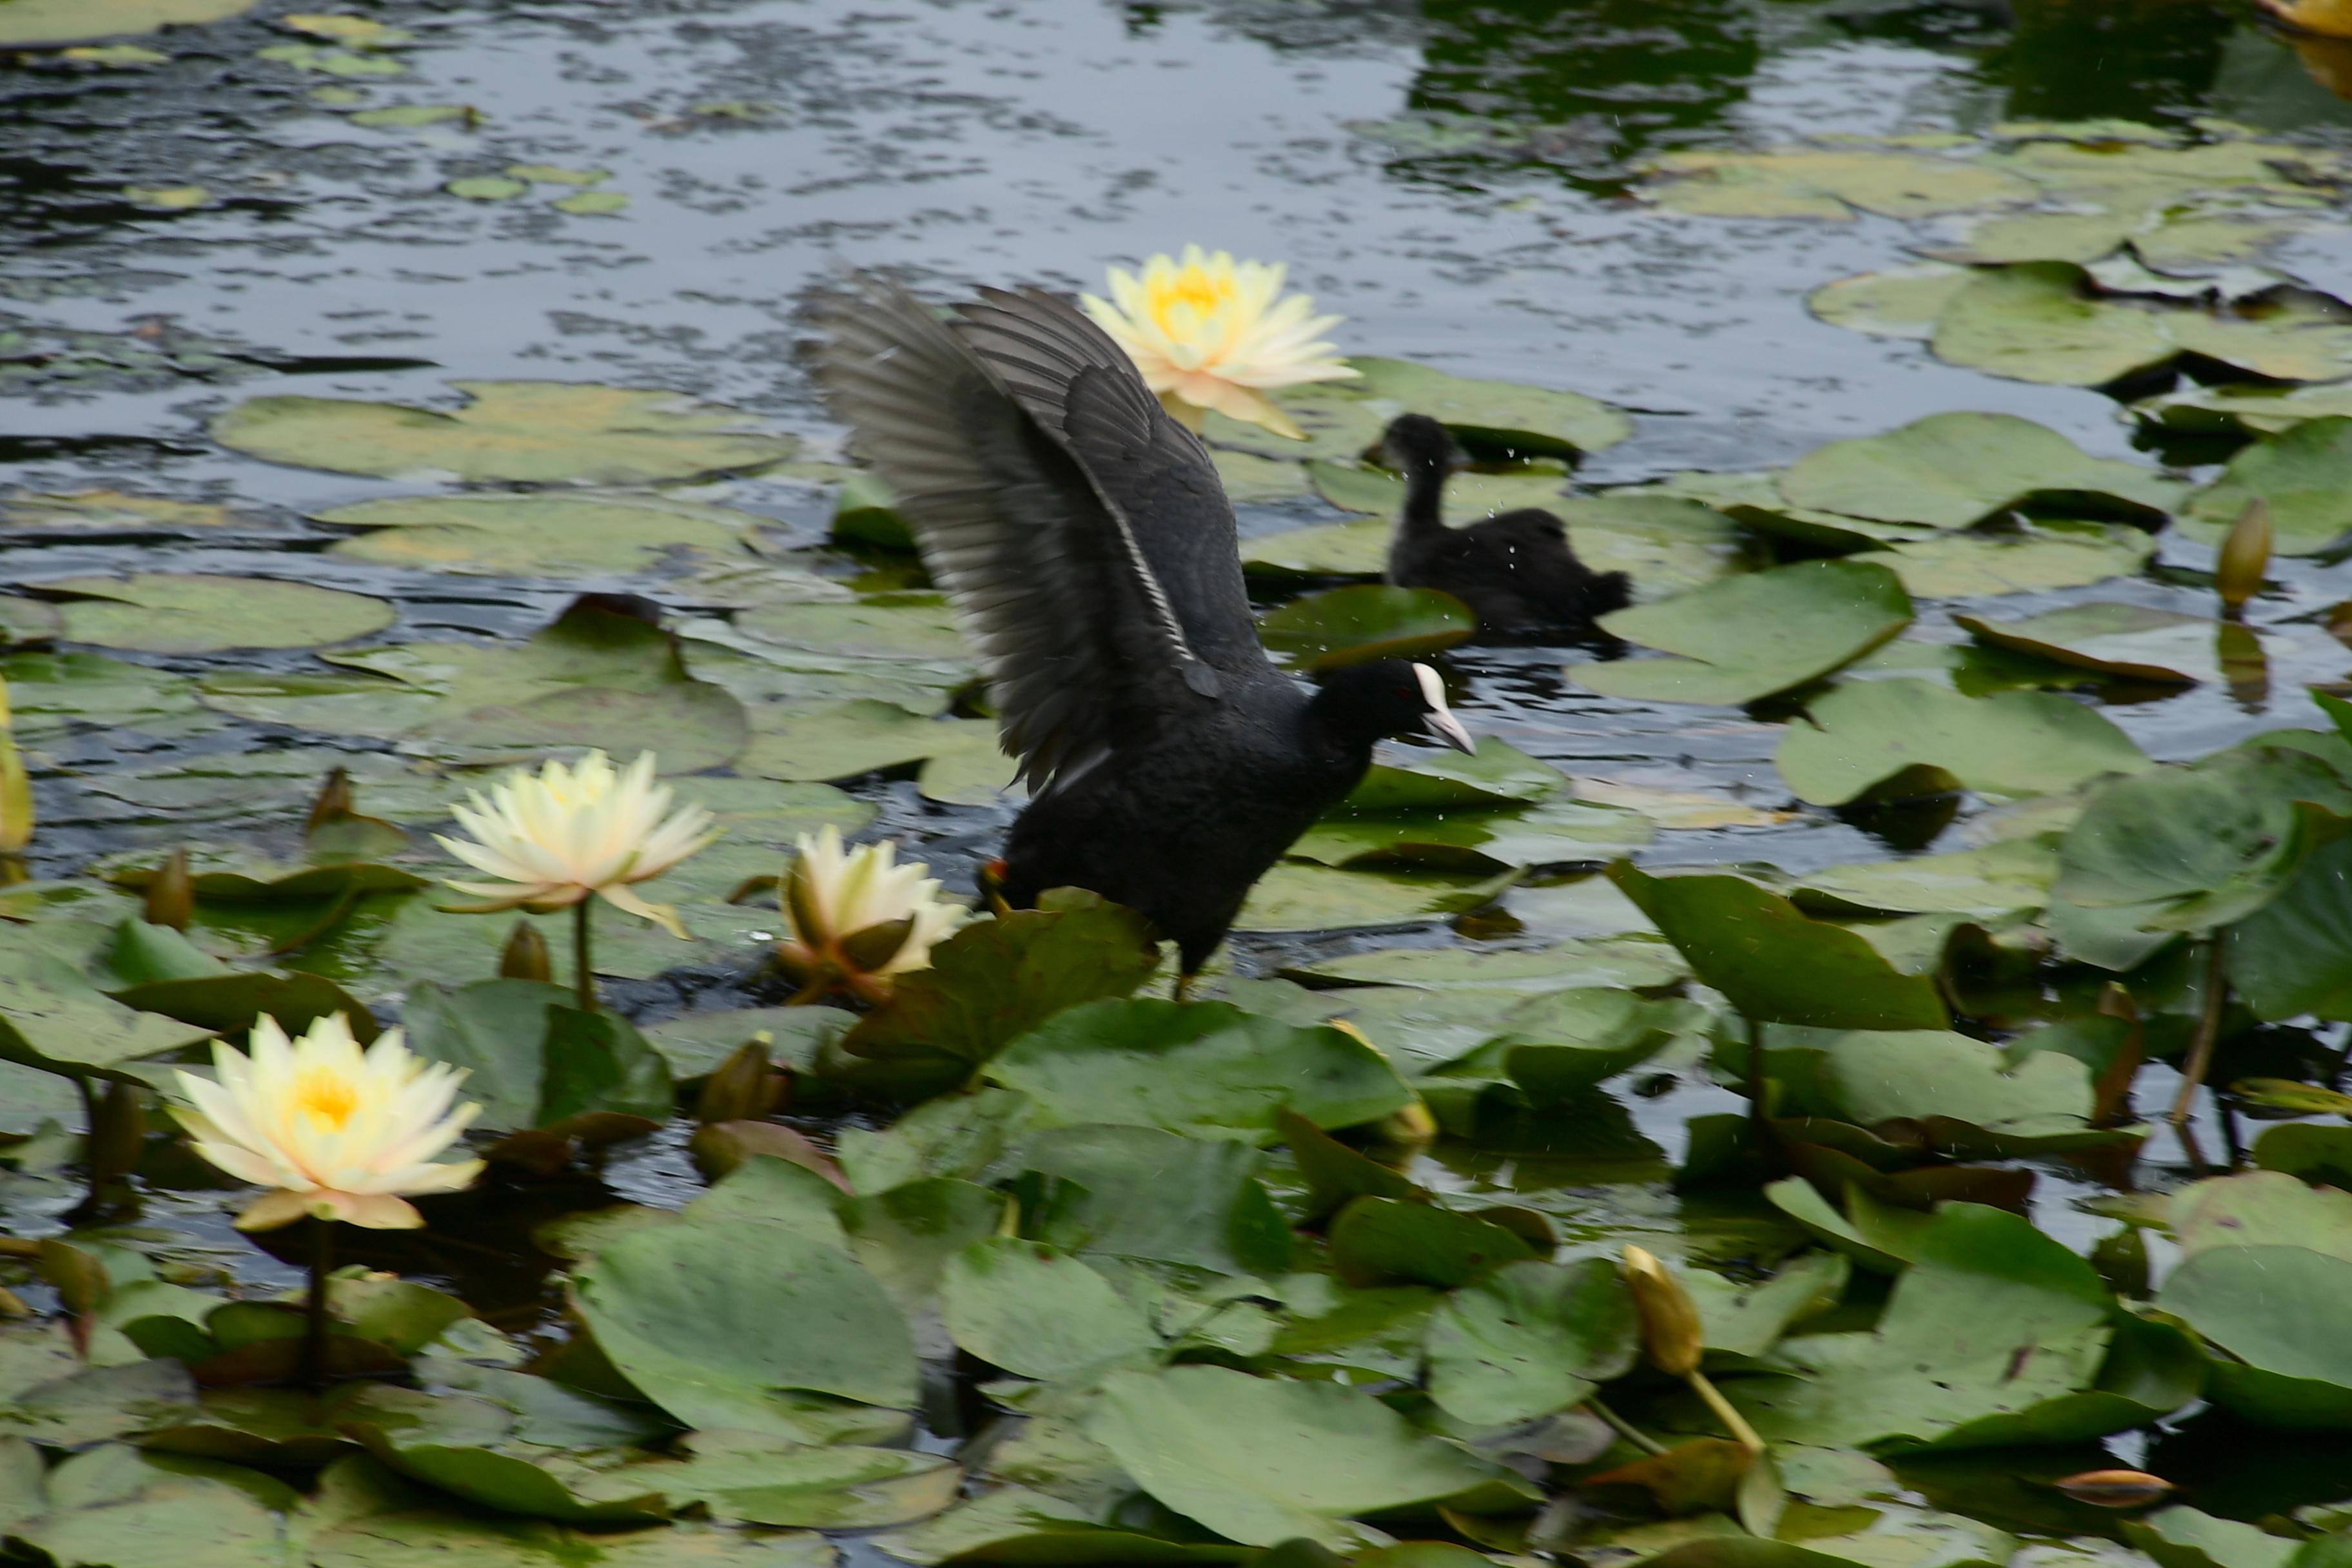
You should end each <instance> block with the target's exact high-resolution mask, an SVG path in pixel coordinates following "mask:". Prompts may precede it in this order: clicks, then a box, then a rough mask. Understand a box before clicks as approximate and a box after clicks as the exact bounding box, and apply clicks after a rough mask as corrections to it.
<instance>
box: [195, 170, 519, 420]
mask: <svg viewBox="0 0 2352 1568" xmlns="http://www.w3.org/2000/svg"><path fill="white" fill-rule="evenodd" d="M441 188H442V189H443V190H445V191H446V192H448V193H449V194H450V195H453V196H463V197H465V198H466V199H467V201H469V202H510V201H512V200H514V199H515V198H516V197H517V196H520V195H529V194H530V182H529V181H527V180H517V179H513V178H510V177H509V176H508V175H505V174H468V175H467V176H466V177H465V178H464V179H460V180H451V181H450V182H448V184H445V185H443V186H442V187H441ZM223 439H224V441H226V437H223ZM229 444H231V445H234V443H229ZM312 466H315V465H312Z"/></svg>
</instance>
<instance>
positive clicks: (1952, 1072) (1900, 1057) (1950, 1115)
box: [1821, 1030, 2115, 1159]
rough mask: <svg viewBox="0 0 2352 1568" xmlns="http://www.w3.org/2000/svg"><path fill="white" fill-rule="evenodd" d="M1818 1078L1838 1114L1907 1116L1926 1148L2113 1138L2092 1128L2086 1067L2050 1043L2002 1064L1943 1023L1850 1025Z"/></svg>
mask: <svg viewBox="0 0 2352 1568" xmlns="http://www.w3.org/2000/svg"><path fill="white" fill-rule="evenodd" d="M1821 1074H1822V1079H1821V1081H1822V1087H1823V1088H1824V1089H1826V1090H1827V1091H1828V1093H1829V1095H1830V1097H1831V1099H1832V1101H1833V1103H1834V1104H1835V1106H1836V1108H1837V1110H1838V1111H1839V1113H1840V1114H1842V1115H1843V1116H1845V1117H1847V1118H1849V1119H1850V1120H1852V1121H1854V1122H1856V1123H1858V1124H1860V1125H1862V1126H1864V1127H1871V1126H1874V1125H1876V1124H1878V1123H1880V1122H1884V1121H1906V1122H1909V1123H1914V1124H1916V1126H1917V1127H1918V1128H1919V1130H1920V1131H1921V1132H1922V1133H1923V1134H1924V1135H1925V1136H1926V1138H1927V1141H1928V1142H1929V1143H1930V1144H1931V1145H1932V1146H1933V1147H1935V1148H1937V1149H1939V1150H1942V1151H1944V1152H1948V1153H1951V1154H1955V1155H1958V1156H1959V1157H1961V1158H1978V1159H1981V1158H1987V1157H1993V1156H2004V1155H2011V1154H2024V1153H2032V1152H2042V1151H2055V1150H2062V1149H2069V1148H2083V1147H2088V1146H2091V1145H2093V1144H2095V1143H2100V1142H2113V1141H2114V1137H2115V1135H2114V1134H2112V1133H2105V1132H2098V1131H2093V1130H2092V1127H2091V1114H2092V1110H2093V1095H2092V1089H2091V1069H2090V1068H2089V1067H2087V1066H2086V1065H2085V1064H2084V1063H2083V1062H2081V1061H2078V1060H2077V1059H2075V1058H2073V1057H2070V1056H2066V1055H2063V1053H2060V1052H2057V1051H2035V1052H2032V1054H2030V1055H2028V1056H2026V1057H2025V1058H2023V1059H2022V1060H2020V1061H2016V1062H2011V1061H2009V1060H2006V1059H2005V1058H2004V1057H2003V1054H2002V1052H2001V1049H2000V1047H1998V1046H1995V1045H1992V1044H1990V1043H1989V1042H1987V1041H1983V1040H1975V1039H1970V1038H1969V1037H1968V1036H1966V1035H1956V1034H1953V1033H1951V1032H1950V1031H1948V1030H1901V1031H1868V1030H1865V1031H1858V1032H1855V1033H1853V1034H1846V1035H1841V1036H1839V1037H1837V1038H1836V1039H1834V1040H1832V1041H1831V1042H1830V1043H1829V1045H1828V1047H1827V1048H1826V1050H1825V1052H1824V1055H1823V1058H1822V1068H1821Z"/></svg>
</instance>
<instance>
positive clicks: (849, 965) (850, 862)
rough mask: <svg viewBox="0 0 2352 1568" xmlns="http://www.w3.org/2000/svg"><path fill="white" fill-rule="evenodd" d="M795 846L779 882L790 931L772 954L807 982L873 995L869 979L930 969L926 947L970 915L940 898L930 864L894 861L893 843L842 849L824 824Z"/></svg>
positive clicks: (837, 833) (838, 832)
mask: <svg viewBox="0 0 2352 1568" xmlns="http://www.w3.org/2000/svg"><path fill="white" fill-rule="evenodd" d="M799 847H800V853H799V855H798V856H797V857H795V858H794V859H793V863H792V864H791V865H790V866H789V867H787V868H785V870H784V876H783V881H782V893H783V898H782V903H783V907H784V919H785V921H786V922H787V923H788V924H789V925H790V926H791V929H792V935H791V936H789V937H787V938H786V939H785V940H784V941H782V942H778V943H777V944H776V955H777V957H778V958H779V959H780V960H781V961H782V963H783V964H784V966H785V967H786V968H787V969H789V970H791V971H792V972H793V973H794V974H796V975H798V976H800V977H801V978H802V980H803V982H805V983H806V984H810V985H812V986H825V985H830V984H835V983H836V982H838V983H840V984H845V985H847V986H848V987H849V988H850V989H851V990H854V991H857V992H859V993H860V994H866V995H867V996H869V997H870V996H875V995H878V994H879V993H880V991H881V990H882V989H883V987H882V986H877V984H874V983H875V982H876V981H877V980H878V981H884V982H887V979H888V977H889V976H891V975H894V974H904V973H907V972H908V970H913V969H927V968H929V966H930V962H931V949H932V947H933V946H934V945H936V944H937V943H938V942H940V941H941V940H943V939H944V938H946V937H947V936H949V935H950V933H952V932H953V931H955V929H956V928H957V927H958V926H961V925H962V924H963V923H964V921H967V920H969V919H971V912H970V911H969V910H965V909H964V908H963V907H962V906H961V905H959V904H954V903H950V902H949V901H948V900H945V899H942V898H940V884H939V883H938V881H936V880H935V879H932V878H931V877H930V876H929V875H928V873H929V870H930V868H929V866H926V865H925V864H923V862H921V861H920V860H908V861H907V862H905V863H904V864H901V863H899V861H898V846H897V845H896V844H894V843H890V842H887V841H886V842H884V843H880V844H866V845H861V846H859V847H857V848H856V849H845V848H844V847H843V846H842V842H841V830H840V829H838V828H836V827H834V826H830V825H827V826H825V827H824V828H822V829H820V830H819V831H818V832H816V833H814V834H807V833H803V834H802V835H801V836H800V846H799Z"/></svg>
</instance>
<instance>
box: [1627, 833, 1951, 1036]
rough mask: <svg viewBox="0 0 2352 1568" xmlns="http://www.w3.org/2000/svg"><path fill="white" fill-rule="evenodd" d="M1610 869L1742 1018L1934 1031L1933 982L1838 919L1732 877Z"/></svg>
mask: <svg viewBox="0 0 2352 1568" xmlns="http://www.w3.org/2000/svg"><path fill="white" fill-rule="evenodd" d="M1609 876H1610V878H1611V879H1612V880H1613V881H1615V882H1616V884H1617V885H1618V887H1620V888H1621V889H1623V890H1624V892H1625V896H1626V897H1627V898H1630V899H1632V900H1633V902H1634V903H1636V904H1638V905H1640V906H1641V909H1642V912H1643V913H1644V914H1646V915H1648V916H1649V917H1650V918H1651V919H1652V920H1653V921H1656V922H1657V926H1658V929H1659V930H1660V931H1664V933H1665V935H1666V939H1667V940H1668V941H1670V942H1673V943H1674V944H1675V947H1676V948H1677V949H1679V950H1680V951H1681V952H1682V954H1683V956H1684V957H1685V959H1687V960H1688V961H1689V962H1690V966H1691V970H1692V972H1693V973H1696V975H1697V976H1698V978H1699V979H1700V981H1701V982H1703V983H1704V984H1708V985H1712V986H1713V987H1715V988H1716V989H1717V991H1720V992H1722V993H1723V994H1724V995H1726V996H1727V997H1728V998H1729V999H1730V1001H1731V1005H1733V1006H1734V1007H1735V1008H1737V1009H1738V1011H1740V1012H1741V1013H1744V1014H1746V1015H1747V1016H1748V1017H1750V1018H1754V1019H1758V1020H1759V1021H1762V1022H1766V1023H1777V1024H1803V1025H1809V1026H1813V1027H1816V1028H1843V1029H1941V1028H1945V1027H1948V1026H1949V1022H1950V1020H1949V1019H1948V1017H1947V1016H1946V1015H1945V1012H1944V1004H1943V1000H1942V998H1941V997H1940V996H1939V995H1938V994H1937V990H1936V984H1935V981H1934V980H1933V979H1932V978H1931V977H1929V976H1927V975H1919V974H1905V973H1900V972H1899V971H1897V970H1896V969H1895V968H1894V966H1893V965H1891V964H1889V963H1887V961H1886V960H1885V958H1883V957H1881V956H1880V955H1879V954H1878V952H1877V951H1876V950H1875V949H1874V948H1872V947H1871V945H1870V944H1869V943H1868V942H1864V940H1863V939H1862V938H1861V937H1860V936H1857V935H1856V934H1854V933H1853V931H1847V930H1846V929H1845V928H1844V927H1843V926H1835V925H1831V924H1829V923H1827V922H1826V921H1814V920H1810V919H1808V918H1807V917H1806V916H1805V915H1804V914H1803V913H1802V912H1801V910H1798V908H1797V907H1796V906H1795V905H1794V904H1792V903H1790V902H1789V900H1786V899H1783V898H1781V897H1780V895H1778V894H1777V893H1773V892H1769V891H1768V890H1767V889H1763V888H1759V887H1758V886H1756V884H1754V883H1753V882H1748V881H1745V880H1743V879H1740V878H1738V877H1712V876H1700V877H1652V876H1648V875H1645V874H1644V873H1643V872H1641V871H1639V870H1636V869H1635V868H1633V865H1632V863H1630V862H1628V861H1623V860H1620V861H1618V862H1617V863H1616V864H1615V865H1613V866H1612V867H1610V868H1609Z"/></svg>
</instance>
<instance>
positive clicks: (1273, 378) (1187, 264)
mask: <svg viewBox="0 0 2352 1568" xmlns="http://www.w3.org/2000/svg"><path fill="white" fill-rule="evenodd" d="M1287 272H1288V268H1286V266H1285V265H1283V264H1282V263H1279V262H1276V263H1273V264H1271V265H1269V264H1267V263H1265V262H1262V261H1241V262H1236V261H1235V260H1234V258H1233V255H1232V253H1231V252H1229V251H1223V250H1220V251H1217V252H1216V253H1215V254H1213V255H1211V254H1208V253H1205V252H1203V251H1202V249H1201V247H1199V246H1197V245H1188V246H1186V247H1184V254H1183V257H1182V258H1181V260H1180V259H1178V258H1174V257H1171V256H1167V255H1159V256H1154V257H1152V258H1150V259H1149V260H1147V261H1146V262H1144V264H1143V270H1142V274H1141V276H1138V275H1137V274H1135V273H1132V272H1129V271H1128V270H1127V269H1126V268H1120V267H1114V268H1111V269H1110V294H1111V297H1110V299H1109V300H1102V299H1099V298H1097V297H1096V296H1095V295H1092V294H1088V295H1085V296H1083V297H1082V301H1083V303H1084V304H1085V306H1086V308H1087V314H1088V315H1090V316H1092V317H1093V318H1094V319H1095V321H1096V322H1097V324H1098V325H1100V326H1101V328H1102V329H1103V331H1107V332H1108V333H1109V334H1110V335H1111V336H1112V337H1113V338H1115V339H1117V340H1118V344H1119V346H1120V347H1122V348H1124V349H1125V350H1127V352H1128V353H1129V355H1130V356H1131V357H1132V358H1133V359H1134V361H1135V363H1136V368H1137V369H1139V370H1140V371H1141V372H1142V373H1143V379H1144V381H1145V383H1146V384H1148V385H1150V388H1151V390H1152V391H1154V392H1156V393H1158V394H1160V401H1161V402H1162V403H1164V404H1166V405H1168V409H1169V412H1171V413H1172V414H1175V415H1176V416H1178V417H1180V418H1181V419H1183V420H1184V421H1185V422H1186V423H1187V424H1190V425H1192V426H1195V427H1196V428H1197V427H1198V426H1199V425H1200V423H1201V421H1202V417H1203V416H1205V415H1207V414H1208V413H1209V412H1210V411H1212V410H1213V411H1215V412H1216V413H1219V414H1223V415H1224V416H1226V417H1228V418H1231V419H1238V420H1240V421H1242V422H1243V423H1244V424H1248V425H1258V426H1265V428H1266V429H1268V430H1272V431H1273V432H1275V433H1276V435H1278V436H1286V437H1291V438H1293V439H1295V440H1300V441H1303V440H1305V439H1306V438H1307V433H1306V432H1305V431H1303V430H1301V429H1300V428H1299V427H1298V426H1297V422H1296V421H1295V420H1293V419H1292V418H1291V417H1290V416H1289V415H1287V414H1286V413H1284V412H1283V411H1282V409H1281V407H1280V406H1279V405H1276V404H1275V403H1273V402H1271V401H1269V400H1268V399H1267V398H1266V396H1265V394H1266V393H1267V392H1269V391H1272V390H1274V389H1276V388H1279V387H1285V386H1298V385H1303V384H1307V383H1310V382H1318V381H1345V380H1348V379H1349V378H1351V377H1353V376H1355V375H1357V374H1360V373H1359V372H1357V371H1355V370H1352V369H1350V368H1349V366H1348V365H1347V364H1346V363H1344V362H1342V361H1340V360H1337V359H1334V358H1332V357H1331V353H1332V350H1331V345H1330V344H1329V343H1328V342H1320V341H1319V340H1320V338H1321V336H1322V334H1323V333H1325V332H1328V331H1330V330H1331V329H1332V328H1333V327H1336V326H1338V325H1339V322H1340V321H1342V320H1343V319H1344V318H1342V317H1339V316H1318V315H1316V314H1314V310H1315V301H1314V300H1313V299H1312V298H1310V297H1309V296H1307V295H1306V294H1301V293H1295V292H1294V293H1290V294H1285V293H1284V292H1283V291H1282V284H1283V279H1284V278H1285V276H1286V274H1287Z"/></svg>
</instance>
